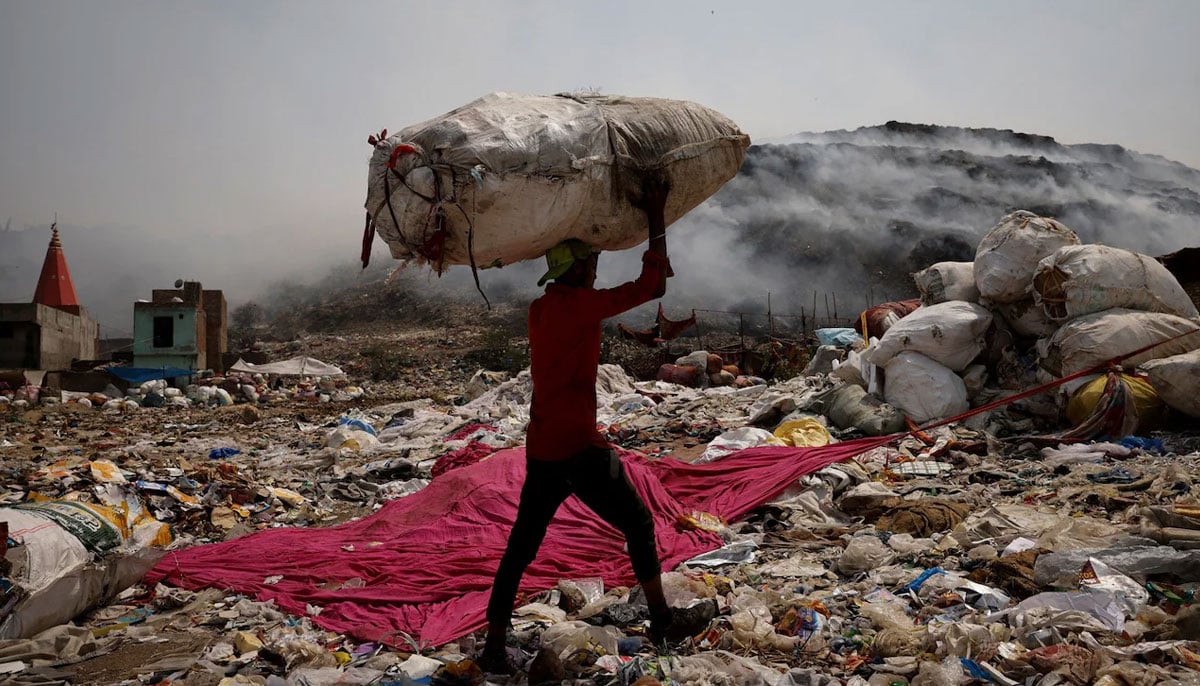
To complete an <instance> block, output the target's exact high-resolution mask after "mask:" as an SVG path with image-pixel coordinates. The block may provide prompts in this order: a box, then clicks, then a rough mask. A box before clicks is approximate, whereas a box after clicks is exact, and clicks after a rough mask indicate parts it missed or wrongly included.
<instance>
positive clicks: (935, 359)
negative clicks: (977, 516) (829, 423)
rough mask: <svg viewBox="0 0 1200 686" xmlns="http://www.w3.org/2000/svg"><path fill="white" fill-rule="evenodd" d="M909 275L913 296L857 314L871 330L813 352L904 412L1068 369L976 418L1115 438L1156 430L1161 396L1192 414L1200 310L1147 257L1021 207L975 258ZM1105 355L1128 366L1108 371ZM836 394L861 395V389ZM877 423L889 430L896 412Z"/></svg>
mask: <svg viewBox="0 0 1200 686" xmlns="http://www.w3.org/2000/svg"><path fill="white" fill-rule="evenodd" d="M914 280H915V281H916V285H917V288H918V290H919V291H920V293H921V304H920V307H917V308H916V309H914V310H912V311H911V312H909V313H906V314H905V313H901V314H896V312H898V311H901V312H902V309H903V308H901V307H900V305H902V304H888V305H885V306H881V307H878V308H874V310H872V311H868V312H866V313H864V314H863V317H862V319H863V321H864V322H865V323H866V324H867V335H868V336H871V335H872V334H873V335H877V336H878V339H877V340H875V339H871V338H868V340H867V341H857V340H856V341H853V342H852V343H851V345H850V346H849V347H850V348H851V351H850V352H849V354H848V356H847V358H846V359H845V360H841V359H839V358H840V356H841V352H840V351H839V350H838V349H837V347H835V346H831V347H827V348H823V349H822V350H820V351H818V354H817V358H818V359H821V360H828V362H827V364H829V367H828V370H829V371H832V372H833V373H834V374H835V375H836V376H837V377H839V378H841V379H842V380H844V381H847V382H850V383H852V384H856V385H859V386H862V387H863V388H864V389H866V390H867V392H868V393H869V394H871V395H873V396H876V397H877V398H879V399H882V400H884V401H886V402H887V403H888V404H889V405H891V406H892V407H893V408H895V409H896V410H898V411H899V413H902V414H903V415H904V416H905V417H907V418H908V419H910V420H912V421H913V422H916V423H918V424H922V423H926V422H930V421H935V420H941V419H945V418H953V417H959V416H961V415H963V414H964V413H966V412H967V411H968V410H970V409H971V408H972V407H979V406H982V405H985V404H989V403H992V402H994V401H997V400H1001V399H1003V398H1005V397H1007V396H1012V395H1015V394H1017V393H1018V392H1021V391H1026V390H1028V389H1031V388H1035V387H1038V386H1040V385H1043V384H1047V383H1050V382H1054V381H1056V380H1066V381H1065V382H1064V383H1062V384H1061V390H1058V391H1055V392H1047V393H1046V394H1042V395H1035V396H1034V397H1033V398H1030V399H1027V400H1024V401H1023V402H1021V403H1020V404H1019V405H1017V406H1016V408H1015V409H1017V410H1018V411H1019V412H1015V413H1014V412H1012V411H1011V408H1010V409H1005V410H1001V411H998V412H996V413H989V414H987V415H984V416H981V417H976V418H974V419H972V420H971V424H972V425H973V426H980V427H984V426H989V422H991V424H990V429H991V430H992V431H993V432H994V433H1000V434H1003V433H1005V432H1006V431H1007V432H1009V433H1020V432H1022V431H1025V432H1028V431H1030V430H1031V429H1034V428H1042V429H1046V430H1054V429H1059V428H1061V426H1062V424H1063V423H1064V418H1065V420H1066V422H1067V423H1069V424H1070V425H1071V426H1073V427H1079V426H1080V425H1083V428H1082V429H1079V431H1082V432H1084V433H1082V434H1078V436H1079V437H1091V436H1100V435H1117V436H1124V435H1130V434H1143V433H1146V432H1148V431H1150V430H1152V429H1155V428H1159V427H1161V426H1162V424H1163V421H1164V420H1165V418H1166V410H1167V408H1168V407H1169V408H1171V409H1173V410H1175V411H1176V412H1178V413H1181V414H1183V415H1187V416H1192V417H1197V416H1200V404H1198V402H1197V397H1200V396H1198V395H1197V392H1200V381H1198V380H1197V379H1198V378H1200V377H1197V375H1196V373H1195V370H1196V369H1197V368H1198V367H1197V366H1198V365H1200V351H1198V350H1200V334H1197V332H1198V331H1200V319H1198V316H1200V315H1198V314H1197V310H1196V305H1195V304H1194V303H1193V302H1192V300H1191V299H1190V298H1189V296H1188V295H1187V293H1186V292H1185V291H1184V290H1183V288H1182V287H1180V285H1179V283H1178V281H1176V279H1175V277H1174V276H1173V275H1172V274H1171V273H1170V272H1169V271H1167V269H1166V268H1165V267H1163V266H1162V265H1161V264H1160V263H1159V262H1158V261H1156V260H1154V259H1153V258H1150V257H1147V256H1145V255H1140V254H1137V253H1134V252H1130V251H1127V250H1121V249H1118V248H1112V247H1108V246H1103V245H1081V244H1080V241H1079V238H1078V236H1077V235H1076V233H1075V232H1074V231H1072V230H1071V229H1070V228H1068V227H1066V226H1064V225H1063V224H1061V223H1060V222H1058V221H1055V220H1053V219H1049V218H1045V217H1039V216H1037V215H1034V214H1033V213H1030V212H1025V211H1018V212H1014V213H1012V214H1009V215H1007V216H1005V217H1004V218H1002V219H1001V220H1000V222H999V224H997V225H996V226H995V227H994V228H992V229H991V230H990V231H989V232H988V233H987V234H986V235H985V236H984V237H983V239H982V240H981V241H980V243H979V246H978V249H977V251H976V258H975V261H974V262H973V263H971V262H941V263H938V264H934V265H932V266H930V267H929V268H927V269H925V270H923V271H921V272H918V273H917V274H915V275H914ZM881 312H886V313H887V314H888V315H891V316H884V317H881V316H880V313H881ZM860 328H861V327H860ZM847 331H848V330H847ZM826 335H827V336H828V335H829V334H828V333H826ZM842 347H845V346H844V345H843V346H842ZM1130 353H1136V354H1133V355H1130ZM1110 361H1112V362H1114V363H1119V364H1120V365H1122V366H1123V367H1124V368H1125V371H1122V372H1120V373H1118V372H1117V370H1115V369H1107V368H1106V363H1108V362H1110ZM817 369H818V370H819V369H820V368H819V367H818V368H817ZM845 393H848V394H851V395H853V396H855V397H853V398H851V401H852V402H859V400H858V396H859V395H860V394H859V393H858V391H854V390H847V391H845ZM838 400H839V401H840V400H841V399H840V398H838ZM868 402H869V401H868ZM1118 406H1119V408H1118ZM1114 409H1119V410H1120V411H1119V412H1114V411H1113V410H1114ZM876 414H877V415H880V416H882V415H883V414H885V413H884V411H882V410H877V412H876ZM1022 414H1023V415H1024V416H1023V417H1022V416H1021V415H1022ZM831 418H834V417H832V415H831ZM834 419H835V421H836V418H834ZM1036 420H1040V422H1038V421H1036ZM1006 421H1007V422H1008V425H1007V426H1006V425H1004V422H1006ZM881 423H882V424H884V426H881V427H879V428H880V429H881V430H885V431H892V430H895V429H896V428H898V425H897V423H896V421H895V417H894V416H888V417H887V421H882V422H881ZM874 429H875V427H869V428H864V430H867V431H868V432H871V431H873V430H874Z"/></svg>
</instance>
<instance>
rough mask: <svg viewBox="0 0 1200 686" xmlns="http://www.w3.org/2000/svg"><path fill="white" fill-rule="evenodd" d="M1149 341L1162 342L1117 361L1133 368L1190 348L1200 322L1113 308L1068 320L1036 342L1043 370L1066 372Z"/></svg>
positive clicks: (1198, 339)
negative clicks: (1052, 332) (1048, 335)
mask: <svg viewBox="0 0 1200 686" xmlns="http://www.w3.org/2000/svg"><path fill="white" fill-rule="evenodd" d="M1153 343H1161V345H1158V346H1156V347H1154V348H1151V349H1150V350H1147V351H1145V352H1143V353H1139V354H1137V355H1134V356H1133V357H1130V358H1129V359H1127V360H1124V361H1123V362H1122V364H1124V365H1126V366H1130V367H1132V366H1136V365H1139V364H1142V363H1144V362H1149V361H1150V360H1157V359H1161V358H1164V357H1171V356H1172V355H1179V354H1182V353H1186V352H1190V351H1192V350H1195V349H1196V348H1197V347H1198V346H1200V324H1198V323H1197V322H1195V321H1193V320H1190V319H1184V318H1183V317H1177V316H1175V315H1173V314H1162V313H1157V312H1137V311H1134V310H1125V309H1113V310H1107V311H1105V312H1098V313H1096V314H1089V315H1084V316H1082V317H1079V318H1078V319H1074V320H1072V321H1070V322H1067V323H1066V324H1064V325H1063V326H1062V327H1061V328H1060V329H1059V330H1058V331H1057V332H1055V334H1054V335H1053V336H1051V337H1050V338H1049V339H1042V340H1040V341H1038V345H1037V348H1038V357H1039V358H1040V364H1041V366H1042V368H1043V369H1045V370H1046V371H1048V372H1050V373H1051V374H1055V375H1057V376H1068V375H1070V374H1074V373H1075V372H1081V371H1083V370H1085V369H1090V368H1092V367H1095V366H1096V365H1098V364H1103V363H1105V362H1107V361H1109V360H1111V359H1113V358H1115V357H1118V356H1121V355H1128V354H1129V353H1132V352H1134V351H1137V350H1141V349H1142V348H1144V347H1146V346H1148V345H1151V344H1153ZM1152 383H1153V380H1152Z"/></svg>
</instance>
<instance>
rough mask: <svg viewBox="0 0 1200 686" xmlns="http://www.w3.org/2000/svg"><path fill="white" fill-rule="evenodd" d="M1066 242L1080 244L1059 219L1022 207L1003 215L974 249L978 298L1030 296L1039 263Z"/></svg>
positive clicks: (1012, 299) (1005, 300)
mask: <svg viewBox="0 0 1200 686" xmlns="http://www.w3.org/2000/svg"><path fill="white" fill-rule="evenodd" d="M1068 245H1079V236H1076V235H1075V232H1074V231H1072V230H1071V229H1069V228H1067V227H1066V226H1063V225H1062V224H1061V223H1060V222H1058V221H1055V220H1053V219H1050V218H1048V217H1039V216H1037V215H1036V214H1034V213H1032V212H1027V211H1025V210H1018V211H1016V212H1013V213H1012V214H1008V215H1005V216H1004V217H1003V218H1002V219H1001V220H1000V223H999V224H997V225H996V226H994V227H992V229H991V230H990V231H988V232H987V234H986V235H985V236H984V237H983V240H981V241H979V247H978V248H977V249H976V250H975V285H976V286H977V287H978V288H979V295H980V297H983V298H986V299H988V300H990V301H992V302H996V303H1009V302H1015V301H1017V300H1023V299H1025V298H1027V297H1029V291H1030V288H1031V286H1032V281H1033V272H1034V270H1036V269H1037V266H1038V263H1039V262H1041V261H1042V259H1043V258H1045V257H1047V256H1048V255H1051V254H1053V253H1054V251H1056V250H1058V249H1059V248H1062V247H1064V246H1068Z"/></svg>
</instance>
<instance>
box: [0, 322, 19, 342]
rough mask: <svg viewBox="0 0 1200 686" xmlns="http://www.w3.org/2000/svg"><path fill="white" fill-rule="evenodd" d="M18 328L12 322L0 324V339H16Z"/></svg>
mask: <svg viewBox="0 0 1200 686" xmlns="http://www.w3.org/2000/svg"><path fill="white" fill-rule="evenodd" d="M16 337H17V327H16V326H14V325H13V323H12V322H0V338H16Z"/></svg>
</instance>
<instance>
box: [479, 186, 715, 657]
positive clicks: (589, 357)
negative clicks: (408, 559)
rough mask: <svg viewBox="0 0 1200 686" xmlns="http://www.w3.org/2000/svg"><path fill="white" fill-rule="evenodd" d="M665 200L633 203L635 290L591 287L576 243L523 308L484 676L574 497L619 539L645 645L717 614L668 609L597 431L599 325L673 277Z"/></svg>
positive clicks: (640, 521)
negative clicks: (515, 485)
mask: <svg viewBox="0 0 1200 686" xmlns="http://www.w3.org/2000/svg"><path fill="white" fill-rule="evenodd" d="M667 194H668V186H667V183H666V182H665V181H664V180H662V179H658V178H655V179H651V180H649V181H647V182H646V183H645V184H644V185H643V188H642V194H641V197H640V198H639V199H638V200H637V201H636V202H635V205H636V206H637V207H639V208H640V209H641V210H642V211H644V212H645V213H646V218H647V223H648V224H649V238H650V245H649V249H648V250H647V251H646V253H645V254H644V255H643V256H642V273H641V275H640V276H638V278H637V279H636V280H634V281H630V282H628V283H625V284H622V285H620V286H617V287H615V288H609V289H602V290H597V289H596V288H594V287H593V285H594V283H595V280H596V263H597V257H598V253H596V252H594V251H593V250H592V249H591V247H590V246H588V245H587V244H586V243H583V242H582V241H578V240H574V239H572V240H569V241H566V242H564V243H560V244H559V245H557V246H555V247H554V248H552V249H551V250H550V252H549V253H547V254H546V262H547V264H548V266H549V270H548V271H547V272H546V274H545V276H543V277H542V278H541V280H539V281H538V285H539V286H541V285H543V284H545V283H546V282H547V281H550V280H553V283H551V284H550V285H549V286H547V287H546V293H545V294H544V295H543V296H541V297H540V298H538V299H537V300H535V301H533V304H531V305H530V306H529V348H530V372H531V374H532V376H533V399H532V402H531V407H530V421H529V428H528V432H527V437H526V475H525V484H524V486H523V487H522V488H521V502H520V504H519V505H518V507H517V519H516V522H514V523H513V527H512V531H511V532H510V533H509V537H508V546H507V548H506V549H505V551H504V557H503V558H502V559H501V560H500V567H499V569H497V571H496V580H495V583H494V585H493V587H492V595H491V599H490V600H489V602H488V608H487V620H488V635H487V641H486V643H485V644H484V649H483V654H482V655H481V656H480V660H479V662H480V664H481V666H482V667H483V668H484V669H485V670H488V671H493V672H500V671H509V670H510V669H511V666H510V665H508V664H507V661H506V655H505V641H506V638H507V633H508V628H509V618H510V617H511V615H512V607H513V603H514V602H515V600H516V595H517V587H518V585H519V584H520V581H521V576H522V575H523V574H524V573H525V568H526V567H528V566H529V564H530V563H531V562H533V559H534V557H535V556H536V555H537V551H538V548H539V547H540V546H541V544H542V539H543V538H545V535H546V527H547V526H548V525H549V524H550V520H551V519H552V518H553V517H554V513H555V512H556V511H557V510H558V508H559V506H560V505H561V504H562V503H563V501H565V500H566V499H567V497H568V496H570V495H572V494H574V495H576V496H578V498H579V499H580V500H581V501H582V502H583V503H584V504H585V505H587V506H588V507H589V508H591V509H592V511H594V512H595V513H596V514H597V515H599V516H600V518H602V519H603V520H604V521H606V522H608V523H609V524H611V525H612V526H613V527H615V528H616V529H617V530H619V531H620V532H621V533H622V534H624V536H625V540H626V543H627V545H628V548H629V558H630V561H631V562H632V563H633V571H634V574H635V575H636V577H637V580H638V582H639V583H640V584H641V586H642V590H643V591H644V593H645V596H646V601H647V604H648V605H649V609H650V638H651V639H652V640H653V641H654V642H655V643H660V642H662V641H676V640H681V639H683V638H686V637H687V636H691V635H694V634H695V633H698V632H699V631H700V630H702V629H703V628H704V627H705V626H707V624H708V622H709V621H711V620H712V618H713V614H714V612H715V607H714V606H713V605H712V604H710V603H704V604H701V605H697V606H693V607H690V608H686V609H680V608H672V607H670V606H668V605H667V601H666V598H664V596H663V589H662V578H661V576H660V574H661V567H660V564H659V559H658V551H657V549H656V548H655V544H654V520H653V518H652V517H651V516H650V511H649V510H648V509H647V508H646V504H645V503H644V502H643V501H642V499H641V497H640V496H639V495H638V494H637V491H635V490H634V488H633V485H632V484H630V482H629V478H628V477H627V476H626V475H625V470H624V468H623V467H622V465H621V460H620V459H619V458H618V457H617V454H616V452H615V451H614V450H613V449H612V446H610V445H609V444H608V443H607V442H606V441H605V440H604V438H603V437H602V436H601V435H600V433H599V432H598V431H597V430H596V373H597V368H598V366H599V364H600V323H601V322H602V321H603V320H605V319H607V318H609V317H613V316H615V315H618V314H621V313H622V312H625V311H626V310H629V309H632V308H634V307H637V306H638V305H641V304H642V303H645V302H648V301H650V300H652V299H654V298H660V297H662V296H663V294H664V293H665V292H666V288H667V277H668V276H671V275H672V273H671V266H670V262H669V261H668V259H667V240H666V222H665V219H664V216H663V210H664V206H665V204H666V200H667Z"/></svg>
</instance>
